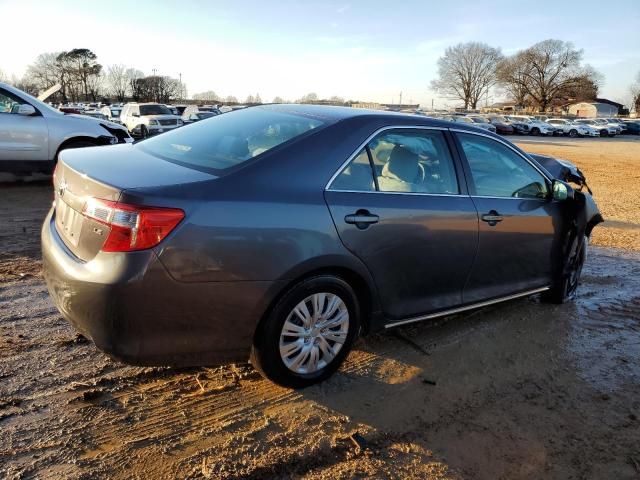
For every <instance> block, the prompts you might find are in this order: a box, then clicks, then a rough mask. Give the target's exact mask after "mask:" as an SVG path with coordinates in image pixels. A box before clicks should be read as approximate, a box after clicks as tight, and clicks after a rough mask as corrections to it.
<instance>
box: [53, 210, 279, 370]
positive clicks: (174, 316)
mask: <svg viewBox="0 0 640 480" xmlns="http://www.w3.org/2000/svg"><path fill="white" fill-rule="evenodd" d="M53 215H54V212H53V210H52V211H51V212H49V215H48V216H47V218H46V219H45V221H44V225H43V228H42V256H43V267H44V278H45V281H46V284H47V288H48V289H49V294H50V296H51V298H52V300H53V302H54V303H55V305H56V307H57V308H58V310H59V311H60V313H61V314H62V316H63V317H64V318H65V319H67V320H68V321H69V322H70V323H71V324H72V325H73V326H74V327H75V328H76V329H77V330H78V331H79V332H81V333H82V334H83V335H85V336H86V337H88V338H90V339H91V340H92V341H93V342H94V343H95V344H96V346H97V347H98V348H99V349H100V350H102V351H104V352H106V353H108V354H109V355H111V356H113V357H115V358H117V359H119V360H122V361H124V362H126V363H131V364H136V365H182V366H185V365H214V364H221V363H226V362H231V361H245V360H247V359H248V355H249V350H250V347H251V344H252V342H253V335H254V332H255V329H256V326H257V324H258V321H259V320H260V318H261V316H262V314H263V312H264V311H265V310H266V308H267V306H268V304H269V302H270V300H271V298H273V295H274V292H275V291H277V289H278V285H277V283H276V282H258V281H256V282H253V281H250V282H243V281H238V282H202V283H182V282H177V281H175V280H174V279H173V278H171V277H170V275H169V274H168V273H167V271H166V270H165V268H164V266H163V265H162V264H161V262H160V261H159V260H158V259H157V256H156V254H155V252H154V251H152V250H143V251H139V252H129V253H103V252H101V253H99V254H98V255H97V256H96V257H95V258H94V259H93V260H91V261H89V262H82V261H81V260H79V259H77V258H76V257H75V256H74V255H73V254H72V253H71V252H70V251H69V250H68V249H67V247H66V245H65V244H64V242H63V241H62V239H61V238H60V237H59V235H58V233H57V231H56V228H55V223H54V219H53Z"/></svg>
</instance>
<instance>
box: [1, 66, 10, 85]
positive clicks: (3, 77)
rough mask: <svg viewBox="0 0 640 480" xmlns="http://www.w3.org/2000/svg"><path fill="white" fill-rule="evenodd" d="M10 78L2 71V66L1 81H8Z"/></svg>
mask: <svg viewBox="0 0 640 480" xmlns="http://www.w3.org/2000/svg"><path fill="white" fill-rule="evenodd" d="M8 80H9V77H7V76H6V75H5V74H4V72H3V71H2V69H1V68H0V82H7V81H8Z"/></svg>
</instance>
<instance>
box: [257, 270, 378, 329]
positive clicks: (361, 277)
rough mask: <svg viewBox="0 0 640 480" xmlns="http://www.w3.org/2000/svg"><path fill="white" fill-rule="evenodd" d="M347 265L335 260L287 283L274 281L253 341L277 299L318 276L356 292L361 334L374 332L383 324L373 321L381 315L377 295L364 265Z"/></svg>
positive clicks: (299, 275)
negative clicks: (274, 288)
mask: <svg viewBox="0 0 640 480" xmlns="http://www.w3.org/2000/svg"><path fill="white" fill-rule="evenodd" d="M314 263H315V262H314ZM349 263H350V262H348V261H338V262H332V263H327V264H325V265H317V264H313V265H312V266H309V268H307V269H304V270H303V271H297V272H296V273H297V274H296V275H294V276H288V278H287V279H286V280H283V281H281V282H277V284H278V288H277V291H276V292H275V293H274V294H272V295H271V296H270V300H269V302H268V305H267V307H266V308H265V309H264V311H263V313H262V315H261V316H260V319H259V321H258V323H257V325H256V329H255V332H254V337H253V341H254V342H255V341H256V340H257V339H258V338H260V337H261V335H262V329H263V327H264V325H265V322H266V319H267V318H268V317H269V315H270V314H271V312H272V311H273V308H274V307H275V306H276V305H277V303H278V302H279V301H280V299H281V298H282V297H283V296H284V295H285V294H286V293H287V292H288V291H289V290H291V288H292V287H293V286H294V285H297V284H298V283H300V282H303V281H305V280H307V279H309V278H313V277H317V276H320V275H332V276H335V277H338V278H340V279H342V280H344V281H345V282H347V283H348V284H349V285H350V286H351V288H353V290H354V291H355V294H356V298H357V299H358V304H359V306H360V310H361V314H360V323H361V332H362V333H363V334H367V333H369V332H370V331H371V330H372V329H375V328H376V326H377V325H378V324H379V323H382V322H376V318H377V316H379V315H381V312H380V304H379V299H378V294H377V290H376V287H375V285H374V283H373V279H372V278H371V276H370V275H369V273H368V270H366V269H365V268H364V266H362V267H360V266H357V264H355V265H354V264H349ZM296 270H300V269H296Z"/></svg>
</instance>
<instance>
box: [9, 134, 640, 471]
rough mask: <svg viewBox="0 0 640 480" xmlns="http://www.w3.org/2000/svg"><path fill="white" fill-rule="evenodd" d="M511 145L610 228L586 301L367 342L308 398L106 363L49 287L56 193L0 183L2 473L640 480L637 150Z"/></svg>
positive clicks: (261, 385) (590, 266)
mask: <svg viewBox="0 0 640 480" xmlns="http://www.w3.org/2000/svg"><path fill="white" fill-rule="evenodd" d="M518 141H519V142H520V145H521V146H523V147H524V148H525V149H527V150H530V151H535V152H540V153H550V154H555V155H557V156H560V157H562V158H566V159H570V160H573V161H575V162H576V163H578V165H579V166H580V167H581V168H583V170H584V171H585V172H586V174H587V177H588V178H589V180H590V184H591V186H592V187H593V189H594V190H595V193H596V198H597V200H598V201H599V204H600V206H601V208H602V210H603V213H604V215H605V217H607V219H608V220H610V224H609V225H606V226H604V227H602V228H599V229H598V230H597V233H596V235H595V238H594V243H595V244H596V245H599V246H596V247H594V248H592V249H591V250H590V257H589V259H588V263H587V266H586V268H585V272H584V279H583V284H582V286H581V288H580V292H579V298H578V299H577V301H576V302H575V303H571V304H567V305H563V306H552V305H545V304H540V303H539V301H538V299H536V298H530V299H524V300H519V301H515V302H511V303H508V304H503V305H499V306H494V307H490V308H488V309H484V310H481V311H477V312H473V313H469V314H466V315H459V316H456V317H452V318H448V319H445V320H443V321H440V322H437V323H425V324H420V325H416V326H412V327H410V328H404V329H399V330H396V331H395V332H389V333H386V334H383V335H375V336H370V337H367V338H365V339H363V340H361V341H360V342H359V343H358V345H357V348H356V350H355V351H354V352H353V353H352V354H351V355H350V357H349V359H348V361H347V363H346V365H345V366H344V367H343V368H342V370H341V371H340V373H339V374H337V375H336V376H335V377H334V378H332V379H331V380H329V381H327V382H325V383H324V384H322V385H319V386H316V387H312V388H309V389H306V390H304V391H292V390H286V389H282V388H279V387H276V386H274V385H273V384H271V383H269V382H267V381H265V380H262V379H261V378H260V377H258V376H257V375H256V374H255V373H254V372H253V370H252V369H251V368H250V367H249V366H247V365H231V366H225V367H218V368H201V369H149V368H135V367H127V366H124V365H122V364H119V363H117V362H114V361H113V360H111V359H109V358H108V357H107V356H105V355H103V354H102V353H100V352H98V351H97V350H96V349H95V347H94V346H93V345H92V344H91V343H89V342H87V341H85V340H84V339H82V338H81V337H79V336H77V335H76V334H75V332H74V331H73V330H72V328H71V327H69V326H68V325H67V323H66V322H65V321H64V320H63V319H62V318H61V317H60V316H59V315H58V313H57V311H56V310H55V309H54V307H53V306H52V304H51V302H50V301H49V299H48V296H47V293H46V288H45V286H44V284H43V282H42V279H41V277H40V265H39V262H38V257H39V247H38V239H37V232H38V230H39V226H40V222H41V221H42V218H43V216H44V213H45V211H46V209H47V207H48V204H49V203H50V200H51V196H52V194H51V190H50V188H49V187H48V185H33V186H13V187H7V186H2V187H0V282H1V283H0V359H1V362H0V478H3V479H4V478H9V479H11V478H55V479H60V478H72V479H74V478H78V479H80V478H82V479H92V478H116V479H119V478H122V479H125V478H126V479H130V478H141V479H142V478H145V479H146V478H154V479H161V478H162V479H163V478H327V479H329V478H330V479H334V478H354V477H355V478H370V477H374V478H432V479H444V478H451V479H459V478H483V479H484V478H486V479H501V478H508V479H513V478H516V479H517V478H523V479H524V478H526V479H530V478H558V479H569V478H573V479H614V478H615V479H638V478H640V241H639V239H640V186H639V183H638V180H640V141H638V140H635V139H634V140H626V139H625V140H623V139H612V140H607V139H595V140H573V139H571V140H569V139H549V140H545V139H521V140H520V139H519V140H518ZM612 246H615V247H624V249H621V248H610V247H612Z"/></svg>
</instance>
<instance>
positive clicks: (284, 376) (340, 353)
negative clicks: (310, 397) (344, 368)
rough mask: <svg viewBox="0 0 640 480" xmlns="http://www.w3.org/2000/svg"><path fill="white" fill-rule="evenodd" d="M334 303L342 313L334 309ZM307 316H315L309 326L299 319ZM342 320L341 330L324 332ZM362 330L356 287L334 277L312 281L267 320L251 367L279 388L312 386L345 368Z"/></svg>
mask: <svg viewBox="0 0 640 480" xmlns="http://www.w3.org/2000/svg"><path fill="white" fill-rule="evenodd" d="M316 300H317V304H318V308H316V303H315V302H316ZM333 301H335V302H336V303H335V304H333V306H334V307H335V308H337V310H332V309H331V307H332V303H331V302H333ZM320 304H322V305H320ZM335 305H337V306H335ZM301 311H302V312H303V313H308V314H310V315H309V317H308V319H309V320H308V323H305V322H304V320H303V318H302V317H301V316H300V315H298V313H297V312H301ZM323 312H324V313H326V315H324V316H323ZM345 315H346V324H345ZM338 317H340V318H338ZM340 319H341V323H340V324H339V325H338V324H336V325H333V326H327V327H324V328H323V324H324V325H327V324H328V322H330V324H333V323H334V322H336V321H337V320H340ZM285 324H286V328H285ZM359 329H360V306H359V303H358V299H357V297H356V294H355V292H354V291H353V289H352V288H351V286H350V285H349V284H348V283H347V282H345V281H344V280H342V279H341V278H338V277H335V276H332V275H320V276H317V277H312V278H309V279H307V280H304V281H302V282H300V283H298V284H297V285H294V286H293V287H292V288H291V289H290V290H289V291H287V292H286V293H285V295H284V296H283V297H282V298H281V299H280V300H279V301H278V303H277V304H276V305H275V307H273V309H272V310H271V312H270V313H269V314H268V316H267V317H266V318H265V320H264V323H263V324H261V326H260V327H259V330H258V331H257V332H256V336H255V340H254V343H253V347H252V349H251V363H252V365H253V366H254V367H255V369H256V370H258V372H260V373H261V374H262V376H264V377H265V378H268V379H269V380H271V381H272V382H274V383H277V384H278V385H281V386H283V387H291V388H304V387H308V386H310V385H313V384H315V383H318V382H321V381H323V380H325V379H326V378H328V377H330V376H331V375H332V374H333V373H334V372H335V371H336V370H337V369H338V368H339V367H340V365H341V364H342V362H343V361H344V359H345V358H346V357H347V355H348V354H349V351H350V350H351V347H352V345H353V342H354V341H355V339H356V337H357V335H358V332H359ZM288 332H290V335H287V333H288ZM321 337H322V338H321ZM334 339H338V340H334ZM342 340H344V342H343V343H341V342H342ZM300 356H301V357H300ZM298 357H300V359H299V358H298ZM297 360H299V362H297Z"/></svg>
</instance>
